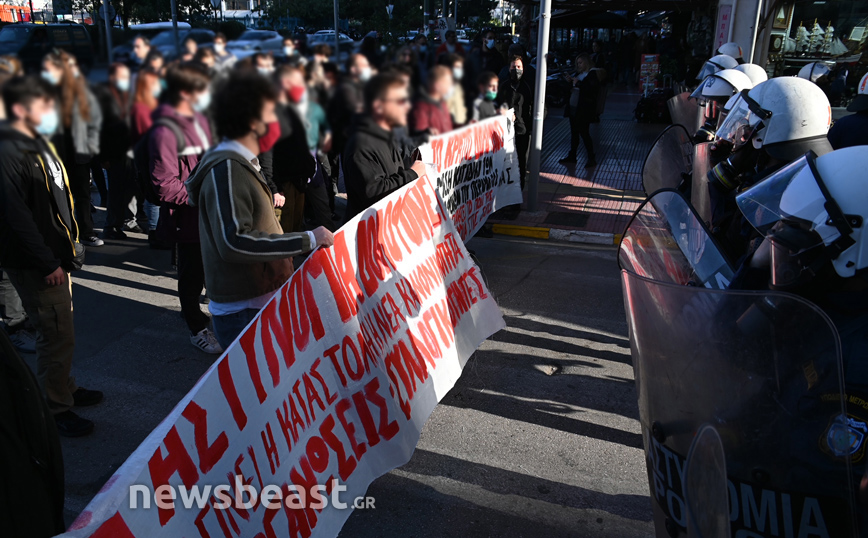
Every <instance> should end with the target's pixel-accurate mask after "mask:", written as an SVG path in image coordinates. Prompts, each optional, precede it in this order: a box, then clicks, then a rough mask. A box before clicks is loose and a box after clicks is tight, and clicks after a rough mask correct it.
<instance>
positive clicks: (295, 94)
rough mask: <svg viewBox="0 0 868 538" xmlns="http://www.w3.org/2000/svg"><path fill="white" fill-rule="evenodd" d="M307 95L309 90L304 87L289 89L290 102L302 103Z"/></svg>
mask: <svg viewBox="0 0 868 538" xmlns="http://www.w3.org/2000/svg"><path fill="white" fill-rule="evenodd" d="M306 93H307V89H306V88H305V87H304V86H293V87H292V88H290V89H289V100H290V101H292V102H293V103H301V102H302V101H303V100H304V97H305V94H306Z"/></svg>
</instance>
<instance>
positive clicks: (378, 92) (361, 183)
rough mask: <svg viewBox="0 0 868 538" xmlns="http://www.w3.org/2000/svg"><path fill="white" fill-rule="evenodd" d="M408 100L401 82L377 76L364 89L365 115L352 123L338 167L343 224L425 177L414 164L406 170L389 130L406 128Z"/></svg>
mask: <svg viewBox="0 0 868 538" xmlns="http://www.w3.org/2000/svg"><path fill="white" fill-rule="evenodd" d="M409 110H410V97H409V95H408V93H407V86H406V84H405V83H404V80H403V79H401V78H400V77H398V76H396V75H394V74H380V75H377V76H375V77H374V78H372V79H371V81H370V82H369V83H368V85H367V86H366V87H365V115H364V116H362V117H361V118H360V119H359V120H358V121H357V123H356V125H355V128H354V130H353V132H352V134H351V135H350V139H349V141H348V142H347V146H346V149H345V150H344V154H343V157H342V158H341V163H342V166H343V170H344V180H345V182H346V186H347V220H350V219H351V218H353V217H354V216H356V215H358V214H359V213H361V212H362V211H364V210H365V209H367V208H368V207H370V206H371V205H373V204H375V203H376V202H378V201H380V200H382V199H383V198H385V197H386V196H388V195H389V194H390V193H392V192H394V191H396V190H398V189H399V188H401V187H403V186H404V185H406V184H407V183H410V182H411V181H413V180H415V179H418V178H419V177H420V176H423V175H424V174H425V165H424V164H423V163H422V161H421V160H416V161H415V162H414V163H413V165H412V166H411V167H409V168H407V167H406V166H405V164H404V161H403V160H402V158H401V153H400V150H399V148H398V145H397V144H396V143H395V137H394V134H393V133H392V129H393V128H395V127H403V126H405V125H407V113H408V112H409Z"/></svg>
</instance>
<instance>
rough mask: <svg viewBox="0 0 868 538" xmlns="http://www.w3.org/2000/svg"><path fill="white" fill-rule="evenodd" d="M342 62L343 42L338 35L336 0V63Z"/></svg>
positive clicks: (336, 4) (336, 0)
mask: <svg viewBox="0 0 868 538" xmlns="http://www.w3.org/2000/svg"><path fill="white" fill-rule="evenodd" d="M340 61H341V40H340V37H339V33H338V0H335V63H338V64H339V63H340Z"/></svg>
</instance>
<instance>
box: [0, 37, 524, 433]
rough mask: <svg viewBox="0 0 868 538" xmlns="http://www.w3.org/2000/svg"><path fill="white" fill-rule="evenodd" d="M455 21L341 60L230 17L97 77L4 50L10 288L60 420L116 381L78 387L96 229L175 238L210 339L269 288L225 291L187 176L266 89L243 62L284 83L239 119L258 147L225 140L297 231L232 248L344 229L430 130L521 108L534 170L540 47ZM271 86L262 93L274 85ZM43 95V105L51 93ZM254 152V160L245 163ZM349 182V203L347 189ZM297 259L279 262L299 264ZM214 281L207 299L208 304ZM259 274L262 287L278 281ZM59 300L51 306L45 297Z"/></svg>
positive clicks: (18, 330)
mask: <svg viewBox="0 0 868 538" xmlns="http://www.w3.org/2000/svg"><path fill="white" fill-rule="evenodd" d="M445 37H446V38H445V40H444V42H443V43H442V44H441V45H440V46H439V47H438V48H436V49H435V48H434V47H432V46H429V44H428V40H427V37H426V36H425V35H417V36H416V37H415V39H414V40H413V41H412V43H408V44H407V45H406V46H403V47H402V48H400V49H399V50H398V51H397V54H396V55H395V56H394V57H393V58H388V57H386V56H385V55H384V54H383V52H382V50H381V49H380V48H379V47H377V46H365V43H364V42H363V44H362V45H363V46H362V47H361V48H360V52H359V53H355V54H352V55H350V56H349V57H348V58H347V60H346V61H345V62H344V63H343V65H338V64H336V63H335V62H334V61H332V59H331V58H332V50H331V49H330V47H328V46H326V45H318V46H316V47H313V48H312V49H309V50H308V49H307V48H306V47H305V46H304V44H303V43H298V42H296V41H294V40H293V39H291V38H287V39H286V40H284V43H283V50H282V51H281V54H270V53H256V54H253V55H251V56H248V57H245V58H243V59H239V58H236V57H235V56H234V55H233V53H232V52H230V51H229V50H228V49H227V47H226V37H225V36H224V35H221V34H218V35H217V36H216V39H215V42H214V47H213V48H200V47H198V46H197V44H196V42H195V41H193V40H192V39H189V40H186V41H184V42H183V44H182V50H181V55H180V56H179V58H178V59H176V60H172V61H167V60H166V59H165V58H164V57H163V56H162V55H161V53H160V52H159V51H158V50H157V49H156V48H152V47H151V45H150V43H149V41H148V39H147V38H145V37H141V36H140V37H137V38H135V40H134V41H133V47H132V51H133V54H132V58H131V60H130V61H129V62H128V63H126V64H122V63H115V64H111V65H110V66H109V68H108V77H107V78H108V79H107V80H106V81H105V82H103V83H100V84H92V83H90V82H89V81H88V79H87V78H86V77H85V76H84V75H83V73H82V71H81V70H80V69H79V66H78V64H77V61H76V58H75V57H74V56H72V55H70V54H69V53H67V52H65V51H60V50H55V51H52V52H51V53H49V54H47V55H46V56H45V58H44V60H43V62H42V64H41V70H40V72H39V74H38V75H31V76H23V73H22V70H21V66H20V63H18V61H17V60H16V59H15V58H0V74H2V79H0V85H2V88H3V96H4V107H3V112H4V113H5V115H6V116H7V121H6V122H5V123H4V124H3V129H0V153H3V152H6V151H11V152H12V155H14V158H11V159H10V162H7V163H3V166H0V206H2V207H0V211H2V213H0V240H2V242H3V243H4V245H3V247H2V248H0V266H2V268H3V272H2V278H0V292H2V296H0V306H2V318H3V322H4V327H5V330H6V332H7V333H8V334H9V336H10V337H11V339H12V341H13V343H14V344H15V346H16V347H17V348H18V349H19V351H24V352H35V353H36V355H37V363H38V373H39V376H40V378H41V381H42V383H43V385H44V386H45V390H46V396H47V399H48V401H49V405H50V408H51V409H52V411H53V413H54V415H55V418H56V419H57V424H58V428H59V430H60V432H61V433H62V434H64V435H70V436H74V435H83V434H86V433H88V432H89V431H90V430H91V429H92V428H93V424H92V423H91V422H90V421H88V420H86V419H84V418H81V417H78V416H77V415H76V414H75V413H73V412H72V408H73V407H75V406H84V405H89V404H93V403H96V402H98V401H100V400H101V399H102V393H101V392H99V391H91V390H87V389H83V388H80V387H78V386H77V385H76V384H75V382H74V380H73V378H72V377H71V375H70V367H71V362H72V350H73V348H74V330H73V328H72V317H71V309H72V303H71V291H70V290H71V288H70V286H69V282H70V280H69V272H70V271H74V270H76V269H79V268H80V267H81V264H82V263H83V256H84V253H83V250H84V249H83V248H82V245H83V246H84V247H87V248H99V247H101V246H103V245H104V244H105V241H119V240H125V239H134V238H135V237H133V238H130V237H129V236H128V235H127V234H145V235H147V245H148V246H149V247H150V248H152V249H154V250H156V251H159V250H165V251H167V252H166V253H165V254H163V255H165V256H170V255H171V257H172V261H173V264H174V265H175V267H176V268H177V281H178V284H177V292H178V299H179V302H180V306H181V314H182V317H183V320H184V323H185V326H186V327H185V328H186V330H187V331H189V335H190V341H191V343H192V344H193V345H194V346H195V347H196V348H197V349H199V350H201V351H204V352H206V353H213V354H218V353H221V352H222V351H223V349H224V348H225V347H226V346H227V345H228V344H229V343H231V341H232V340H233V339H234V336H235V335H236V334H237V332H238V331H240V329H241V328H243V326H244V325H241V326H240V328H239V326H238V323H240V321H239V319H240V318H238V317H239V316H242V317H243V316H249V315H251V313H252V312H255V311H257V309H258V308H257V307H258V306H261V305H262V304H264V302H262V301H263V296H261V295H260V296H256V297H249V296H248V295H249V292H243V291H241V290H244V289H246V288H247V287H249V286H245V281H244V280H243V279H236V280H235V281H234V283H233V284H232V285H231V286H230V287H232V286H237V287H238V294H235V295H233V293H231V292H227V290H226V282H223V281H222V280H220V279H221V278H222V277H220V276H218V275H219V274H222V273H221V272H215V271H214V266H219V261H215V260H224V259H235V257H236V255H237V252H235V253H229V254H227V253H226V252H223V251H222V250H221V248H222V247H219V246H215V245H211V246H210V247H209V246H208V245H209V244H210V243H208V241H206V240H205V239H204V238H203V234H205V233H206V232H205V231H204V230H205V228H204V226H205V225H204V224H203V220H202V219H204V218H205V217H203V215H202V212H203V211H204V208H205V207H207V204H205V205H202V207H201V208H200V207H199V206H200V205H201V204H200V203H198V202H197V201H196V200H193V199H191V198H190V190H189V185H187V184H185V183H187V182H188V181H193V180H192V179H191V178H192V177H194V174H195V173H196V170H197V169H199V168H201V166H199V165H200V162H201V161H202V160H203V159H206V158H207V155H212V154H214V153H215V152H218V153H219V151H218V150H220V151H228V150H227V146H225V144H227V143H229V142H231V141H228V139H232V138H233V134H232V133H231V132H229V131H231V130H232V129H233V128H232V127H226V125H229V124H231V121H235V122H236V123H237V122H238V121H241V123H242V124H243V123H244V121H243V120H237V119H236V120H227V119H226V118H223V119H222V120H221V111H222V110H223V108H228V109H230V110H235V109H238V110H244V107H243V106H242V105H245V104H246V102H247V101H249V100H253V99H254V98H255V97H256V96H255V95H254V90H253V89H250V90H249V92H246V91H245V90H244V88H243V87H242V88H241V89H239V86H238V82H237V79H238V77H240V76H246V77H253V78H249V79H248V80H247V84H248V86H249V87H250V88H254V87H260V88H261V87H266V86H267V88H270V90H271V91H273V96H274V113H273V115H272V114H271V113H270V112H269V119H268V121H267V122H265V123H254V124H253V125H254V126H253V127H250V126H248V127H246V128H244V129H242V131H245V133H246V134H244V136H247V135H248V134H250V133H254V134H255V137H254V138H255V141H256V144H257V145H258V146H257V147H256V148H255V149H256V151H255V152H251V151H245V150H242V149H240V148H241V147H242V146H244V144H243V143H242V144H240V145H239V144H235V145H232V144H230V145H229V146H228V148H229V150H232V151H235V152H236V153H237V154H242V155H245V156H249V155H252V158H251V159H249V163H250V166H251V167H252V169H253V170H255V172H253V173H252V174H253V176H254V177H257V178H261V179H262V181H263V183H264V185H265V186H266V187H267V192H268V195H269V206H270V208H271V209H270V212H269V215H265V216H263V215H262V214H261V212H260V213H258V214H256V215H255V216H251V217H249V218H251V219H253V221H255V222H258V223H259V224H261V225H262V226H264V228H265V229H268V230H269V231H268V233H267V234H266V235H267V236H268V237H272V236H274V235H275V234H278V235H280V234H289V235H288V236H287V237H286V238H284V239H285V240H287V241H289V239H292V240H293V241H295V242H294V243H293V247H292V248H288V249H287V248H284V247H285V246H286V245H285V244H284V243H281V242H280V241H278V242H277V243H276V244H277V245H280V248H281V249H282V250H280V249H279V250H280V254H279V255H277V254H275V253H273V252H269V253H261V252H259V253H257V252H256V248H252V247H251V248H249V249H247V250H245V249H246V248H247V247H244V246H243V243H244V242H245V241H247V239H248V238H247V236H246V235H245V234H246V233H247V232H243V233H242V232H239V233H238V236H237V241H239V242H240V243H239V244H242V246H241V247H239V246H238V244H235V243H232V242H231V241H230V243H231V244H230V245H229V246H228V247H226V248H227V249H229V250H230V251H231V250H233V249H234V250H237V251H239V252H245V253H246V254H244V255H243V256H253V259H258V258H256V256H262V255H264V256H266V258H268V259H269V260H271V259H272V258H273V257H274V256H276V255H277V256H278V257H282V258H287V257H290V258H291V256H290V255H289V254H291V255H292V256H294V255H298V254H301V253H303V252H307V251H310V250H312V249H313V248H316V246H319V245H322V244H328V242H329V241H330V239H329V238H330V233H331V232H334V231H335V230H336V229H337V228H338V227H340V226H341V225H342V224H343V223H344V222H345V221H346V220H348V219H350V218H352V217H353V216H354V215H356V214H358V213H359V212H361V211H363V210H364V209H365V208H367V207H369V206H370V205H371V204H373V203H375V202H377V201H378V200H379V199H381V198H383V197H384V196H386V195H388V194H389V193H390V192H392V191H394V190H396V189H398V188H400V187H401V186H402V185H404V184H406V183H408V182H410V181H412V180H414V179H416V178H417V177H419V176H421V175H423V174H424V172H425V168H424V165H423V164H422V163H421V161H420V160H419V152H418V150H417V148H418V146H419V145H421V144H423V143H425V142H426V141H427V140H429V139H430V137H432V136H436V135H439V134H443V133H446V132H449V131H451V130H453V129H456V128H458V127H460V126H462V125H465V124H468V123H471V122H476V121H481V120H484V119H486V118H489V117H492V116H496V115H498V114H507V113H508V111H509V110H510V109H511V110H513V112H514V115H511V116H510V117H511V119H512V120H513V121H514V123H515V133H516V143H517V148H518V151H519V164H520V168H521V178H522V186H523V185H524V174H525V166H526V160H527V150H528V146H529V140H530V136H529V126H530V121H531V120H530V118H531V109H532V104H533V68H532V67H531V65H530V57H529V56H528V55H527V53H526V51H525V50H524V49H523V48H522V47H521V46H520V45H517V44H516V45H512V46H510V47H509V50H508V55H507V56H504V55H503V54H501V52H500V51H499V50H498V48H497V47H496V42H495V36H494V33H493V32H490V33H488V34H486V35H485V36H483V40H482V42H481V43H480V44H477V45H474V46H471V47H469V49H470V50H465V49H464V47H462V45H461V44H460V43H458V42H457V39H456V35H455V33H454V32H449V33H448V34H447V35H446V36H445ZM369 45H370V44H369ZM300 49H301V50H300ZM233 81H235V82H234V83H233ZM233 84H234V85H233ZM263 84H264V86H263ZM230 86H231V88H230ZM233 88H234V89H233ZM233 91H234V92H235V95H234V99H235V100H234V101H231V100H230V101H227V100H226V99H225V96H226V93H227V92H233ZM264 91H265V90H261V91H260V94H261V95H260V96H259V97H258V99H259V101H257V102H260V101H262V100H263V99H264V100H265V101H268V99H270V97H269V95H271V94H270V93H269V94H268V95H266V93H268V92H265V93H263V92H264ZM221 99H222V101H221ZM216 101H220V102H221V103H222V104H220V103H217V102H216ZM228 103H237V105H236V106H232V105H231V104H228ZM42 104H45V107H47V108H46V110H45V111H44V112H45V113H42V112H40V111H38V110H37V109H38V108H39V106H42ZM49 109H50V110H49ZM272 116H273V117H272ZM221 121H222V122H223V127H222V130H221V125H220V123H221ZM256 121H257V122H260V121H261V119H257V120H256ZM245 129H246V130H245ZM236 135H238V136H234V138H239V137H240V136H241V135H239V134H238V133H236ZM215 146H216V149H215ZM245 147H246V146H245ZM248 154H249V155H248ZM28 167H33V168H32V169H28ZM250 169H251V168H249V167H247V165H244V166H243V167H242V170H243V171H244V173H247V172H249V171H250ZM34 170H37V171H39V173H38V174H37V175H36V176H34V175H33V171H34ZM40 174H41V175H40ZM22 182H23V183H22ZM205 184H207V181H206V182H205ZM22 185H23V186H22ZM34 185H36V187H34ZM34 188H36V189H37V190H38V191H39V192H36V193H34V192H33V189H34ZM203 189H204V188H203ZM43 191H44V192H43ZM96 192H98V196H93V194H95V193H96ZM196 192H197V193H198V192H200V191H199V190H196ZM202 192H209V191H208V190H207V189H204V190H203V191H202ZM342 192H345V193H346V205H344V204H343V203H336V200H340V199H341V198H343V197H344V195H343V194H341V193H342ZM46 194H47V195H48V197H47V198H46ZM247 194H249V193H247ZM247 194H245V195H247ZM232 196H234V194H232ZM260 201H261V200H260ZM199 202H202V203H205V201H203V200H200V201H199ZM257 203H258V202H257ZM236 205H237V204H236ZM254 205H255V204H254ZM22 207H23V208H25V209H27V208H28V207H29V211H23V212H22V211H20V209H21V208H22ZM10 208H17V209H15V210H10ZM98 208H104V209H105V221H104V224H103V226H102V230H101V231H99V230H98V224H99V223H98V222H97V223H95V222H94V216H95V215H96V214H98V213H97V211H98ZM200 209H201V211H200ZM218 209H219V207H218ZM232 209H233V210H237V208H236V207H235V206H232ZM245 218H247V217H245ZM263 219H265V220H263ZM269 219H274V221H275V222H276V223H279V224H278V225H277V227H274V226H272V224H271V221H270V220H269ZM97 220H98V219H97ZM22 223H23V224H22ZM25 228H26V230H25ZM257 233H258V232H257ZM263 233H264V232H263ZM481 233H483V234H486V233H490V232H487V231H485V230H484V231H483V232H481ZM299 234H300V235H299ZM290 236H291V237H290ZM208 237H209V241H211V242H213V237H211V236H210V235H209V236H208ZM142 244H143V246H144V244H145V243H142ZM46 245H47V248H46ZM259 246H262V245H261V244H259V245H258V246H257V248H259ZM155 255H159V254H157V253H155ZM243 256H242V258H243ZM245 259H246V258H245ZM203 260H204V261H203ZM248 261H249V260H248ZM244 263H247V262H244ZM290 267H291V262H290ZM285 269H286V267H285V266H281V267H280V270H277V271H276V272H275V273H274V274H276V275H280V277H281V278H283V280H284V281H285V278H286V277H287V274H286V271H285ZM230 272H231V271H230ZM290 273H291V271H290ZM207 275H211V276H210V277H209V276H207ZM272 276H273V275H272ZM215 279H217V280H215ZM209 280H210V281H209ZM248 280H249V279H248ZM206 287H207V292H206V293H207V296H208V297H209V298H210V303H209V307H208V310H209V313H210V316H209V315H208V314H206V313H205V312H204V311H203V310H202V308H201V306H200V304H201V300H200V298H201V297H202V295H203V292H204V291H205V288H206ZM254 287H255V288H256V290H257V291H262V290H263V289H266V288H268V287H269V285H264V286H258V287H256V286H254ZM215 288H216V289H219V292H218V293H219V294H220V295H219V300H217V301H215V298H214V296H213V294H214V293H215V292H214V289H215ZM64 290H65V291H64ZM269 292H273V290H269ZM237 297H240V299H238V300H236V299H237ZM260 303H261V304H260ZM46 305H50V306H51V307H52V311H50V312H49V311H43V310H44V308H45V307H46ZM66 309H69V313H65V312H66ZM58 311H61V312H64V313H63V314H59V313H58ZM217 319H220V320H221V322H220V323H221V327H222V330H221V328H220V327H217V325H218V323H217V321H216V320H217ZM231 319H235V321H234V322H232V323H230V322H228V321H227V320H231ZM50 324H53V325H54V327H55V329H54V332H52V333H50V331H49V330H48V329H47V327H48V325H50ZM245 324H246V323H245ZM49 333H50V334H49Z"/></svg>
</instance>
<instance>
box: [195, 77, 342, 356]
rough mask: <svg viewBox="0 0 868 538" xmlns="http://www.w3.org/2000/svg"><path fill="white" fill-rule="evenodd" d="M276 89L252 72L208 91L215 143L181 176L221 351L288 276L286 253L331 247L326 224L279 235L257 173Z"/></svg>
mask: <svg viewBox="0 0 868 538" xmlns="http://www.w3.org/2000/svg"><path fill="white" fill-rule="evenodd" d="M276 101H277V92H276V90H275V89H274V87H273V86H272V84H271V83H270V82H269V81H268V80H267V79H266V78H265V77H263V76H262V75H259V74H258V73H251V72H242V73H235V74H233V75H232V76H230V78H229V79H228V80H227V81H226V83H225V85H224V86H222V88H221V89H220V90H219V92H218V93H217V94H216V97H215V99H214V104H213V107H212V108H213V113H214V122H215V124H216V126H217V131H218V134H219V136H221V137H222V138H223V141H222V142H221V143H220V144H218V145H217V146H216V147H214V148H213V149H212V150H211V151H210V152H208V153H207V154H206V155H205V157H204V158H203V159H202V161H201V162H200V163H199V166H198V167H197V169H196V170H195V171H194V173H193V174H192V175H191V176H190V178H189V179H188V180H187V181H186V187H187V192H188V194H189V203H191V204H195V205H196V206H198V207H199V236H200V240H201V245H202V261H203V262H204V266H205V285H206V287H207V289H208V296H209V298H210V299H211V302H210V303H209V305H208V309H209V310H210V312H211V316H212V317H211V319H212V323H213V326H214V333H215V336H216V337H217V341H218V342H219V343H220V345H221V346H223V349H227V348H228V347H229V345H230V344H232V342H233V341H234V340H235V339H236V338H237V337H238V335H239V334H241V331H243V330H244V328H245V327H246V326H247V324H248V323H250V321H251V320H253V318H254V317H256V315H257V314H258V313H259V310H260V309H261V308H262V307H263V306H265V304H266V303H268V301H269V300H271V297H272V296H273V295H274V294H275V292H276V291H277V290H278V288H280V287H281V286H282V285H283V284H284V283H285V282H286V281H287V280H288V279H289V277H290V276H291V275H292V271H293V265H292V257H293V256H296V255H298V254H302V253H305V252H310V251H312V250H314V249H315V248H317V247H319V246H331V245H332V243H333V241H334V238H333V236H332V233H331V232H330V231H328V230H327V229H326V228H317V229H316V230H314V231H313V232H301V233H283V229H282V228H281V227H280V223H279V222H278V221H277V218H276V217H275V215H274V198H273V193H272V192H271V190H270V189H269V188H268V185H267V183H266V182H265V179H264V178H263V177H262V174H261V172H260V165H259V160H258V158H257V157H256V156H257V155H258V154H259V153H261V152H263V151H267V149H269V148H262V144H261V143H260V139H265V136H266V134H267V133H268V129H269V127H268V126H269V125H270V124H274V122H275V121H276V119H277V117H276V115H275V112H274V109H275V104H276Z"/></svg>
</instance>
